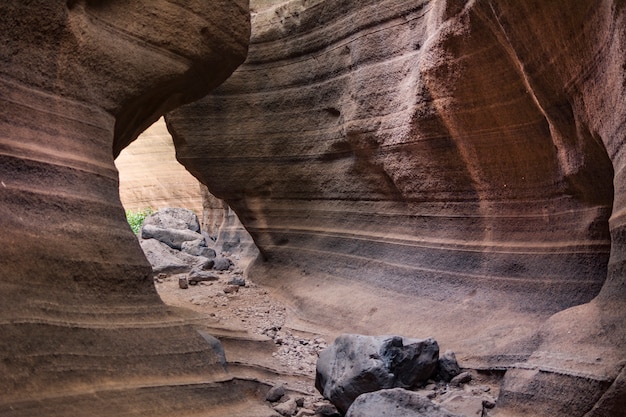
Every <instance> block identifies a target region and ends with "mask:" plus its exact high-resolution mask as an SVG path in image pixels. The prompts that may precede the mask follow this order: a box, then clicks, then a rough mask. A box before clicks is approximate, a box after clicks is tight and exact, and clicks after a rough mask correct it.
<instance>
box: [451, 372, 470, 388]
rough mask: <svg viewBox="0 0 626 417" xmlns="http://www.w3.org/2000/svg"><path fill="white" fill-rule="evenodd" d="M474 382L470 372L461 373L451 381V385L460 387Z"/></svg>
mask: <svg viewBox="0 0 626 417" xmlns="http://www.w3.org/2000/svg"><path fill="white" fill-rule="evenodd" d="M471 380H472V374H470V373H469V372H461V373H460V374H458V375H457V376H455V377H454V378H452V380H451V381H450V385H452V386H455V387H456V386H459V385H461V384H466V383H468V382H470V381H471Z"/></svg>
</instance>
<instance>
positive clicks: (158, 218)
mask: <svg viewBox="0 0 626 417" xmlns="http://www.w3.org/2000/svg"><path fill="white" fill-rule="evenodd" d="M143 224H144V225H151V226H156V227H159V228H161V229H176V230H191V231H192V232H196V233H200V222H199V221H198V216H196V214H195V213H194V212H193V211H191V210H188V209H185V208H173V207H170V208H164V209H160V210H159V211H157V212H156V213H153V214H151V215H149V216H148V217H146V219H145V220H144V221H143Z"/></svg>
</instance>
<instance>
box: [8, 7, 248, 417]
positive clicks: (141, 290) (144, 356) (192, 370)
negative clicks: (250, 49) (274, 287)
mask: <svg viewBox="0 0 626 417" xmlns="http://www.w3.org/2000/svg"><path fill="white" fill-rule="evenodd" d="M0 15H2V19H0V34H1V35H0V44H1V46H2V47H1V48H0V109H1V110H2V111H1V112H0V126H1V129H0V230H1V231H2V232H1V233H0V334H1V335H2V336H1V337H0V387H1V388H2V389H1V390H0V415H3V416H35V415H37V416H43V415H46V416H86V415H98V416H109V415H111V416H120V415H150V416H171V415H172V414H176V415H183V416H184V415H198V410H207V409H208V410H210V409H212V408H216V407H221V408H219V409H220V410H221V412H222V413H223V414H221V415H226V414H230V415H248V414H247V413H248V412H249V410H250V409H254V408H255V407H256V406H255V405H254V404H250V396H247V395H241V393H242V392H244V391H246V390H253V389H254V388H252V387H248V386H246V384H244V383H240V384H238V383H230V384H229V386H220V384H216V382H219V381H229V380H230V379H231V378H230V377H229V376H228V375H227V374H226V372H225V370H224V368H223V366H222V365H221V363H220V359H219V355H218V354H217V353H216V352H214V351H213V348H212V347H211V345H210V344H209V343H207V341H206V340H205V339H204V338H202V337H201V336H200V335H199V334H198V333H197V332H196V330H195V329H194V328H192V326H191V325H189V324H187V323H186V321H185V320H183V319H181V317H179V316H177V315H175V314H173V313H172V312H171V311H169V310H168V309H167V308H166V307H165V306H164V305H163V304H162V303H161V301H160V299H159V297H158V295H157V293H156V291H155V289H154V285H153V282H152V273H151V268H150V265H149V264H148V262H147V261H146V259H145V258H144V256H143V254H142V252H141V249H140V247H139V244H138V243H137V239H136V238H135V236H134V235H133V234H132V232H131V231H130V229H129V227H128V224H127V223H126V220H125V216H124V210H123V208H122V205H121V203H120V198H119V193H118V176H117V171H116V169H115V166H114V156H116V155H117V154H119V152H120V150H121V149H123V148H124V147H125V146H126V145H128V144H129V143H130V142H131V141H132V140H133V139H134V138H135V137H136V136H137V134H138V133H139V132H141V131H142V130H144V129H145V128H146V127H148V126H149V125H151V124H152V123H153V122H154V121H156V120H157V119H158V118H159V117H160V116H161V115H162V114H163V113H164V112H166V111H168V110H171V109H173V108H175V107H176V106H179V105H181V104H183V103H188V102H190V101H193V100H195V99H198V98H200V97H201V96H203V95H204V94H206V93H207V92H208V91H209V90H210V89H212V88H214V87H215V86H216V85H218V84H219V83H221V82H222V81H223V80H224V79H226V78H227V77H228V76H229V74H230V73H231V72H232V71H233V70H234V69H235V68H236V67H237V66H238V65H239V64H240V63H241V62H242V61H243V60H244V58H245V56H246V53H247V46H248V39H249V30H250V25H249V12H248V2H247V1H239V0H237V1H233V0H227V1H212V2H210V4H209V2H205V1H200V0H192V1H188V0H184V1H183V0H145V1H144V0H142V1H133V2H120V1H114V0H110V1H107V0H104V1H93V0H71V1H60V0H54V1H52V0H37V1H28V2H23V1H12V0H9V1H3V2H1V3H0ZM229 398H230V400H229ZM220 403H221V404H220ZM229 410H230V411H229Z"/></svg>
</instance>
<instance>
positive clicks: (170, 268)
mask: <svg viewBox="0 0 626 417" xmlns="http://www.w3.org/2000/svg"><path fill="white" fill-rule="evenodd" d="M139 244H140V245H141V249H142V250H143V253H144V255H145V257H146V258H147V259H148V261H149V262H150V265H152V270H153V271H154V272H155V273H159V272H166V273H170V274H173V273H179V272H187V271H189V269H190V268H192V267H193V266H195V265H202V264H204V263H206V262H207V261H208V259H206V258H203V257H198V256H192V255H188V254H186V253H183V252H180V251H177V250H175V249H172V248H171V247H169V246H168V245H166V244H164V243H162V242H159V241H158V240H156V239H142V240H140V241H139Z"/></svg>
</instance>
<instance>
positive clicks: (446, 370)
mask: <svg viewBox="0 0 626 417" xmlns="http://www.w3.org/2000/svg"><path fill="white" fill-rule="evenodd" d="M460 373H461V367H460V366H459V363H458V362H457V360H456V355H455V354H454V352H453V351H451V350H446V351H445V352H444V354H443V355H441V357H440V358H439V365H438V367H437V379H440V380H442V381H445V382H450V381H451V380H452V378H454V377H455V376H457V375H459V374H460Z"/></svg>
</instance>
